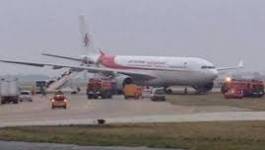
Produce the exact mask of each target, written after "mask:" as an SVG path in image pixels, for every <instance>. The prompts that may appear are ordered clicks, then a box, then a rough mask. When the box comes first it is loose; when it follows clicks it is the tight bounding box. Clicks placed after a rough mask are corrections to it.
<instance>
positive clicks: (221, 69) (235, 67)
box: [216, 60, 244, 71]
mask: <svg viewBox="0 0 265 150" xmlns="http://www.w3.org/2000/svg"><path fill="white" fill-rule="evenodd" d="M243 67H244V63H243V61H242V60H241V61H240V62H239V63H238V65H237V66H232V67H220V68H216V69H217V70H218V71H225V70H232V69H240V68H243Z"/></svg>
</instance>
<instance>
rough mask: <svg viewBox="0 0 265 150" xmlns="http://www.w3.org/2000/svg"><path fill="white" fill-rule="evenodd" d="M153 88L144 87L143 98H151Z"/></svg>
mask: <svg viewBox="0 0 265 150" xmlns="http://www.w3.org/2000/svg"><path fill="white" fill-rule="evenodd" d="M152 90H153V88H152V87H150V86H146V87H143V89H142V98H151V96H152Z"/></svg>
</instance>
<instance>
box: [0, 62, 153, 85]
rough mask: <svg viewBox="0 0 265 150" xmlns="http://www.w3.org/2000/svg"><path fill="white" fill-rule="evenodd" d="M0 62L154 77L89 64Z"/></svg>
mask: <svg viewBox="0 0 265 150" xmlns="http://www.w3.org/2000/svg"><path fill="white" fill-rule="evenodd" d="M0 62H4V63H10V64H20V65H27V66H34V67H45V66H51V67H53V69H59V68H71V69H73V70H74V71H82V70H87V71H88V72H91V73H106V74H115V73H120V74H124V75H128V76H130V77H132V78H138V79H142V80H151V79H155V78H156V77H155V76H152V75H150V74H147V73H143V72H134V71H130V70H121V69H109V68H99V67H90V66H75V65H65V64H53V63H36V62H25V61H13V60H2V59H0Z"/></svg>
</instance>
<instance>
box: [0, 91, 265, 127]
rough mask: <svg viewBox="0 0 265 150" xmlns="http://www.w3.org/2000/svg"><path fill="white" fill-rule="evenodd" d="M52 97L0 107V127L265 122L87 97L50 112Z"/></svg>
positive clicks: (206, 109) (254, 116) (228, 111)
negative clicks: (104, 121) (104, 122)
mask: <svg viewBox="0 0 265 150" xmlns="http://www.w3.org/2000/svg"><path fill="white" fill-rule="evenodd" d="M51 96H52V95H49V96H34V98H33V102H22V103H19V104H5V105H0V120H1V122H0V127H9V126H34V125H38V126H45V125H74V124H97V120H98V119H104V120H106V123H158V122H201V121H247V120H265V112H253V111H250V110H248V109H241V108H236V107H229V106H180V105H173V104H170V103H168V102H153V101H151V100H149V99H140V100H125V99H124V98H123V97H122V96H114V97H113V99H105V100H100V99H98V100H88V99H87V98H86V96H85V95H82V94H81V95H69V96H68V98H69V99H70V106H69V108H67V109H66V110H65V109H54V110H52V109H51V105H50V98H51Z"/></svg>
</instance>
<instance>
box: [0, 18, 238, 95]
mask: <svg viewBox="0 0 265 150" xmlns="http://www.w3.org/2000/svg"><path fill="white" fill-rule="evenodd" d="M79 22H80V32H81V36H82V43H83V49H84V50H85V51H86V52H87V55H81V57H80V58H75V57H70V56H63V55H58V54H51V53H43V55H45V56H49V57H56V58H61V59H66V60H71V61H78V62H80V65H68V64H66V63H65V64H56V63H39V62H27V61H14V60H3V59H0V61H1V62H4V63H12V64H21V65H30V66H35V67H44V66H52V67H53V69H59V68H70V69H71V70H72V71H84V70H86V71H87V72H90V73H100V74H104V75H106V76H107V75H111V76H112V77H113V78H115V80H116V83H117V87H118V88H120V89H122V87H123V86H124V85H125V84H129V83H136V84H139V85H144V86H154V87H164V89H165V90H167V89H168V87H170V86H175V85H183V86H191V87H193V88H194V89H195V90H196V91H197V93H207V92H209V91H210V90H212V88H213V86H214V80H215V79H216V78H217V76H218V73H219V72H220V71H225V70H230V69H238V68H242V67H243V62H242V61H240V62H239V64H238V65H237V66H231V67H215V65H214V64H213V63H212V62H210V61H208V60H206V59H203V58H199V57H164V56H123V55H111V54H107V53H105V52H103V51H102V50H96V49H95V48H94V45H93V41H92V36H91V34H90V33H89V32H88V30H87V28H86V24H85V18H84V16H80V17H79Z"/></svg>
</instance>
